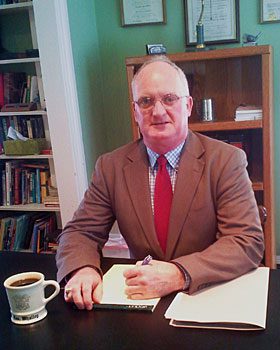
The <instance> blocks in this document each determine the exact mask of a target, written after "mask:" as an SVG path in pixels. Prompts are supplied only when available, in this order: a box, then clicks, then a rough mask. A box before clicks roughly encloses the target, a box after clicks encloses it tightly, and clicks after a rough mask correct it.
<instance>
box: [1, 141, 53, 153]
mask: <svg viewBox="0 0 280 350" xmlns="http://www.w3.org/2000/svg"><path fill="white" fill-rule="evenodd" d="M3 144H4V153H5V154H6V155H7V156H12V155H14V156H15V155H17V156H23V155H31V154H40V153H41V151H42V150H43V149H46V148H47V141H46V139H29V140H26V141H22V140H6V141H4V143H3Z"/></svg>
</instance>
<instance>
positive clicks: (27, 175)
mask: <svg viewBox="0 0 280 350" xmlns="http://www.w3.org/2000/svg"><path fill="white" fill-rule="evenodd" d="M1 175H2V178H1V205H8V206H9V205H20V204H31V203H37V204H40V203H44V200H45V198H46V197H47V196H48V195H49V188H50V187H51V178H50V170H49V166H48V164H47V163H43V162H41V163H36V162H30V163H24V162H22V161H18V160H11V161H6V162H5V165H4V169H2V171H1Z"/></svg>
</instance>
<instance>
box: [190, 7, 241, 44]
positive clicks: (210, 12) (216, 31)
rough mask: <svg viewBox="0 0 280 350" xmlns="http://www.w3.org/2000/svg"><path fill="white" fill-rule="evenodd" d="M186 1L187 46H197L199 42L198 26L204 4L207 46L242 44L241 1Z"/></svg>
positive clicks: (205, 40) (203, 20)
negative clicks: (240, 28) (240, 26)
mask: <svg viewBox="0 0 280 350" xmlns="http://www.w3.org/2000/svg"><path fill="white" fill-rule="evenodd" d="M184 1H185V7H184V9H185V25H186V44H187V46H192V45H195V44H196V42H197V39H196V25H197V23H198V20H199V17H200V14H201V10H202V3H204V11H203V16H202V23H203V27H204V42H205V44H225V43H234V42H240V32H239V0H210V1H202V0H184Z"/></svg>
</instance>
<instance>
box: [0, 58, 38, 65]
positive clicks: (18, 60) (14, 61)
mask: <svg viewBox="0 0 280 350" xmlns="http://www.w3.org/2000/svg"><path fill="white" fill-rule="evenodd" d="M39 62H40V58H39V57H29V58H15V59H10V60H0V65H1V64H18V63H39Z"/></svg>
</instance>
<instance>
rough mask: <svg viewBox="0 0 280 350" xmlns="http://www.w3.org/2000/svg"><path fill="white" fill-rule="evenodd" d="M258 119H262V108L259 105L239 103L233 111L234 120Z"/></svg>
mask: <svg viewBox="0 0 280 350" xmlns="http://www.w3.org/2000/svg"><path fill="white" fill-rule="evenodd" d="M259 119H262V109H261V107H260V106H252V105H240V106H238V107H237V109H236V111H235V121H246V120H259Z"/></svg>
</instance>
